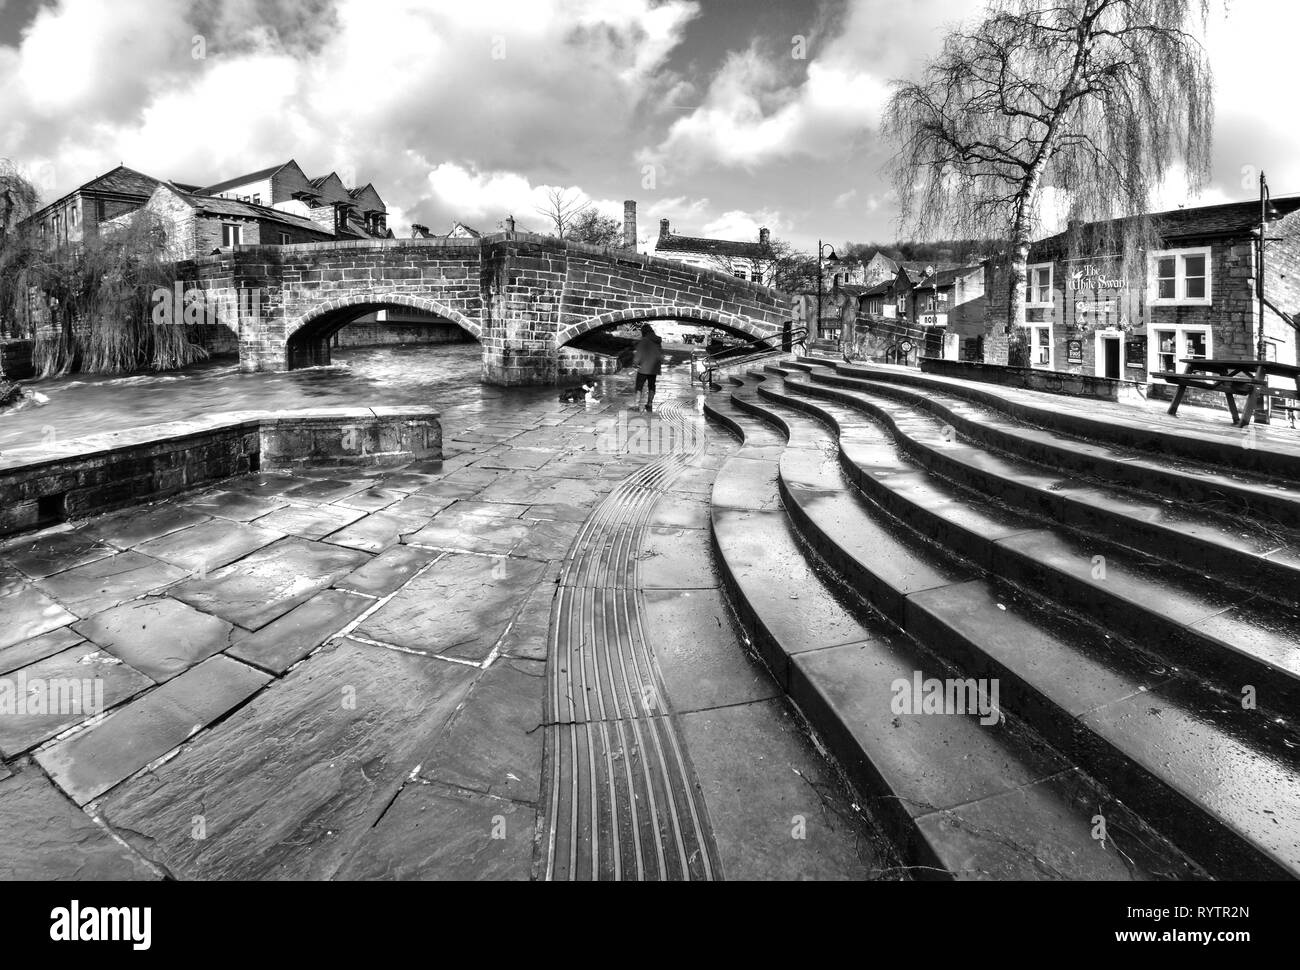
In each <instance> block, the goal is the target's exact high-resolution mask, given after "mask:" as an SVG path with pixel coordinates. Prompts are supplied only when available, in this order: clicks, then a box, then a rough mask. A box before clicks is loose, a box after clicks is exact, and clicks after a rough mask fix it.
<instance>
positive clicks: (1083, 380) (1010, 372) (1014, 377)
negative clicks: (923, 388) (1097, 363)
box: [921, 357, 1147, 401]
mask: <svg viewBox="0 0 1300 970" xmlns="http://www.w3.org/2000/svg"><path fill="white" fill-rule="evenodd" d="M921 372H922V373H924V374H937V375H940V376H942V377H956V378H959V379H960V380H964V381H980V382H982V383H985V384H1000V385H1002V386H1003V387H1021V388H1024V389H1026V390H1030V391H1046V392H1047V393H1049V394H1067V395H1069V396H1071V397H1088V398H1093V399H1095V400H1099V401H1139V400H1143V399H1145V398H1146V396H1147V388H1146V385H1145V384H1143V383H1140V382H1136V381H1117V380H1113V379H1111V378H1109V377H1092V376H1090V375H1088V374H1071V373H1067V372H1065V371H1055V370H1039V369H1037V368H1033V367H1008V366H1006V365H1005V364H990V363H977V362H974V361H966V360H940V359H938V358H935V357H922V358H921Z"/></svg>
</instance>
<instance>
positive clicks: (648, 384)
mask: <svg viewBox="0 0 1300 970" xmlns="http://www.w3.org/2000/svg"><path fill="white" fill-rule="evenodd" d="M663 362H664V350H663V341H662V340H660V339H659V334H657V333H655V328H654V327H652V326H650V324H648V323H645V324H642V325H641V339H640V340H639V341H637V345H636V350H635V351H634V352H633V354H632V364H633V366H634V367H636V405H637V408H638V409H639V410H645V411H653V410H654V403H655V378H657V377H658V376H659V369H660V368H661V367H662V366H663ZM643 387H644V388H646V389H647V390H648V392H649V394H648V396H647V397H646V398H645V403H644V405H643V404H642V393H641V389H642V388H643Z"/></svg>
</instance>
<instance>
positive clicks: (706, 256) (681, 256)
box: [654, 219, 776, 285]
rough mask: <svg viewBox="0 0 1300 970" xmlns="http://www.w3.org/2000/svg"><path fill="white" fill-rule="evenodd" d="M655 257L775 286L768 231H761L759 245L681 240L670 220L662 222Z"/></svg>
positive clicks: (683, 237)
mask: <svg viewBox="0 0 1300 970" xmlns="http://www.w3.org/2000/svg"><path fill="white" fill-rule="evenodd" d="M654 254H655V255H656V256H662V257H664V258H665V259H675V260H677V261H678V262H681V263H687V264H688V265H691V266H700V267H703V268H705V269H715V270H716V269H720V270H723V271H724V272H727V273H730V274H731V275H732V276H735V277H737V278H738V279H742V280H752V281H753V282H755V283H763V284H766V285H771V282H772V270H773V266H774V264H775V260H776V255H775V254H774V253H773V252H772V245H771V240H770V237H769V235H768V231H767V230H766V229H760V230H758V241H757V242H745V241H743V240H735V239H710V238H707V237H704V236H679V235H677V234H676V233H674V232H673V231H672V229H671V227H670V226H669V224H668V220H667V219H660V220H659V237H658V238H657V239H656V240H655V248H654Z"/></svg>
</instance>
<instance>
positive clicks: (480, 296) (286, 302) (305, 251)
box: [178, 233, 791, 384]
mask: <svg viewBox="0 0 1300 970" xmlns="http://www.w3.org/2000/svg"><path fill="white" fill-rule="evenodd" d="M178 274H179V276H180V278H181V279H182V280H185V281H186V282H185V284H184V285H185V286H186V287H189V286H197V287H198V288H201V289H203V290H205V291H207V292H206V295H207V297H208V298H209V300H212V301H219V302H218V303H217V305H221V306H238V307H239V311H238V319H237V320H236V321H233V322H232V321H231V320H229V319H228V318H226V319H224V322H226V323H227V324H228V325H230V326H232V327H233V328H235V329H236V330H237V331H238V334H239V354H240V368H241V369H242V370H245V371H279V370H292V369H295V368H298V367H304V366H311V365H314V364H325V363H328V362H329V346H330V337H332V336H333V334H334V333H335V332H337V331H338V330H339V329H340V328H341V327H343V326H346V325H347V324H348V323H349V322H351V321H352V320H354V319H356V318H357V317H358V316H361V315H362V314H365V313H368V312H370V311H372V310H377V309H383V308H386V307H411V308H415V309H420V310H424V311H427V312H429V313H432V314H435V315H436V316H438V317H440V318H441V319H443V320H446V321H449V322H451V323H454V324H456V325H458V326H460V327H462V328H463V329H464V330H465V331H466V332H467V333H469V334H470V335H471V336H473V337H474V338H475V339H476V340H478V341H479V343H480V344H481V345H482V348H483V358H482V360H483V364H482V378H483V380H484V381H486V382H489V383H493V384H545V383H552V382H554V381H555V380H556V379H557V377H558V376H559V373H560V359H561V356H562V355H561V353H560V349H561V348H562V347H564V346H565V345H567V344H568V343H570V342H571V341H572V340H574V339H576V338H578V337H580V336H581V335H582V334H584V333H587V332H589V331H591V330H594V329H597V328H599V327H603V326H609V325H611V324H616V323H626V322H634V321H640V320H656V319H672V318H676V319H682V320H694V321H698V322H700V323H709V324H713V325H716V326H719V327H723V328H725V329H727V330H730V331H732V332H733V333H736V334H743V335H748V336H752V337H767V336H771V335H773V334H775V333H778V332H780V330H781V327H782V325H783V324H784V323H785V322H786V321H788V320H789V319H790V316H791V309H790V301H789V298H788V297H787V296H786V295H785V294H782V293H778V292H776V291H775V290H772V289H769V288H767V287H764V286H760V285H758V284H755V283H751V282H749V281H746V280H740V279H736V278H734V277H731V276H729V275H727V274H725V273H723V272H719V271H713V270H707V269H698V268H696V267H690V266H684V265H682V264H680V263H675V262H672V261H670V260H664V259H658V258H655V257H651V256H641V255H637V254H635V253H628V252H625V251H621V250H607V249H604V248H602V247H598V246H589V245H585V244H582V243H574V242H567V241H564V240H560V239H556V238H553V237H549V236H538V235H532V234H529V233H501V234H497V235H494V236H487V237H483V238H482V239H411V240H380V241H374V240H367V241H364V242H347V243H309V244H299V245H287V246H244V247H239V248H237V249H235V250H233V251H230V252H224V253H220V254H217V255H213V256H207V257H202V258H200V259H197V260H192V261H189V262H187V263H183V264H181V265H180V266H179V267H178Z"/></svg>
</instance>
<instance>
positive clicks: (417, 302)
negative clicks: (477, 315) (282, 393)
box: [285, 292, 483, 370]
mask: <svg viewBox="0 0 1300 970" xmlns="http://www.w3.org/2000/svg"><path fill="white" fill-rule="evenodd" d="M393 307H409V308H410V309H414V310H422V311H424V312H425V313H430V314H433V315H434V316H438V317H441V318H442V319H443V320H445V321H447V322H448V323H452V324H455V325H456V326H458V327H460V328H461V329H462V330H464V331H465V332H466V333H468V334H469V335H470V336H472V337H473V338H474V339H475V340H480V341H481V340H482V337H483V328H482V327H481V326H480V325H479V323H478V322H477V321H476V320H472V319H470V318H469V317H467V316H465V314H463V313H461V312H460V311H459V310H454V309H452V308H451V307H449V306H447V305H446V304H444V303H440V302H438V301H437V300H431V299H429V298H427V297H422V296H415V295H412V294H407V293H382V292H379V293H366V294H355V295H351V296H345V297H337V298H335V299H333V300H326V301H324V302H322V303H318V304H315V305H313V306H312V307H311V309H309V310H307V311H305V312H304V313H302V314H300V315H299V316H298V317H297V318H296V319H294V320H293V321H292V322H290V324H289V326H288V327H286V328H285V338H286V339H285V356H286V363H287V365H288V368H289V369H290V370H296V369H297V368H299V367H310V366H313V365H318V364H327V363H329V358H330V354H329V339H330V338H331V337H333V336H334V334H336V333H337V332H338V331H339V330H341V329H342V328H343V327H345V326H347V325H348V324H349V323H350V322H352V321H353V320H355V319H356V318H357V317H359V316H363V315H365V314H367V313H370V312H372V311H375V310H385V309H391V308H393Z"/></svg>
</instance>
